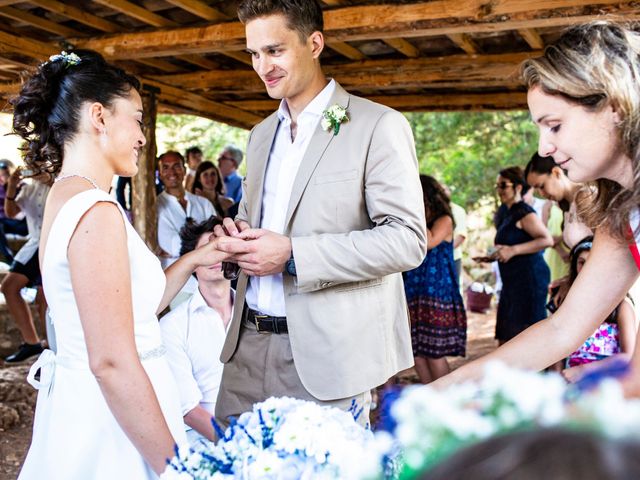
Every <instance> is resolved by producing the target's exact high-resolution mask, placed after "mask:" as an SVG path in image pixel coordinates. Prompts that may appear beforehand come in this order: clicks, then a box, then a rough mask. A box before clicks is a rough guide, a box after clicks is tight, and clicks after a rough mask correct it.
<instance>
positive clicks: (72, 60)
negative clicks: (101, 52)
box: [49, 50, 81, 67]
mask: <svg viewBox="0 0 640 480" xmlns="http://www.w3.org/2000/svg"><path fill="white" fill-rule="evenodd" d="M57 61H63V62H64V63H65V66H67V67H69V66H70V65H78V64H79V63H80V61H81V60H80V57H79V56H78V55H76V54H75V53H73V52H71V53H67V52H65V51H64V50H63V51H62V52H60V53H58V54H56V55H51V56H50V57H49V62H57Z"/></svg>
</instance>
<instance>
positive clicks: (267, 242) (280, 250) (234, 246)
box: [218, 228, 291, 277]
mask: <svg viewBox="0 0 640 480" xmlns="http://www.w3.org/2000/svg"><path fill="white" fill-rule="evenodd" d="M238 238H239V239H242V240H245V241H244V242H227V241H225V239H224V238H221V239H220V240H219V242H218V248H219V249H220V250H222V251H224V252H228V253H231V254H233V259H234V261H236V262H237V263H238V265H239V266H240V268H242V269H243V270H244V271H245V272H246V273H247V275H252V276H255V277H262V276H265V275H273V274H275V273H281V272H282V271H284V266H285V264H286V263H287V260H289V258H290V257H291V239H290V238H289V237H286V236H284V235H280V234H279V233H275V232H272V231H270V230H264V229H261V228H249V229H245V230H243V231H242V232H240V233H239V234H238V235H236V239H238Z"/></svg>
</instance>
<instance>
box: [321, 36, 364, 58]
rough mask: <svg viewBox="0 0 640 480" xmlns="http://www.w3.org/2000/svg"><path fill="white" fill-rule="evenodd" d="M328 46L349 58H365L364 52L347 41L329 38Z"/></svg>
mask: <svg viewBox="0 0 640 480" xmlns="http://www.w3.org/2000/svg"><path fill="white" fill-rule="evenodd" d="M327 46H328V47H329V48H331V49H332V50H335V51H336V52H338V53H339V54H340V55H344V56H345V57H347V58H348V59H349V60H363V59H364V58H365V56H364V54H363V53H362V52H361V51H360V50H358V49H357V48H355V47H352V46H351V45H349V44H348V43H346V42H332V41H330V40H327Z"/></svg>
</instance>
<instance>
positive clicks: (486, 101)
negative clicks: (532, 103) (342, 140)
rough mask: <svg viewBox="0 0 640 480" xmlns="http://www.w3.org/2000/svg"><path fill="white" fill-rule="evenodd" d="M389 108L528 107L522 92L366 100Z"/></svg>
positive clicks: (273, 103)
mask: <svg viewBox="0 0 640 480" xmlns="http://www.w3.org/2000/svg"><path fill="white" fill-rule="evenodd" d="M366 97H367V98H368V99H369V100H372V101H374V102H377V103H381V104H383V105H387V106H388V107H391V108H395V109H396V110H401V111H429V110H442V109H446V110H454V109H462V110H477V109H489V110H492V109H493V110H496V109H497V110H505V109H523V108H526V107H527V94H526V93H525V92H508V93H467V92H460V93H452V94H445V95H442V94H438V95H435V94H424V95H370V96H366ZM224 103H225V104H227V105H230V106H233V107H236V108H240V109H242V110H246V111H249V112H261V113H265V112H272V111H275V110H276V109H277V108H278V105H279V101H278V100H238V101H225V102H224Z"/></svg>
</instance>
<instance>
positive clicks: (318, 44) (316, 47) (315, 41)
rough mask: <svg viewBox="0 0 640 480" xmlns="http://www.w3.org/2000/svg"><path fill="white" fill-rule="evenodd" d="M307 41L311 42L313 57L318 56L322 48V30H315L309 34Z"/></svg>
mask: <svg viewBox="0 0 640 480" xmlns="http://www.w3.org/2000/svg"><path fill="white" fill-rule="evenodd" d="M309 42H311V53H312V54H313V58H319V57H320V54H321V53H322V50H324V35H323V34H322V32H320V31H317V30H316V31H315V32H313V33H312V34H311V35H309Z"/></svg>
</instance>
